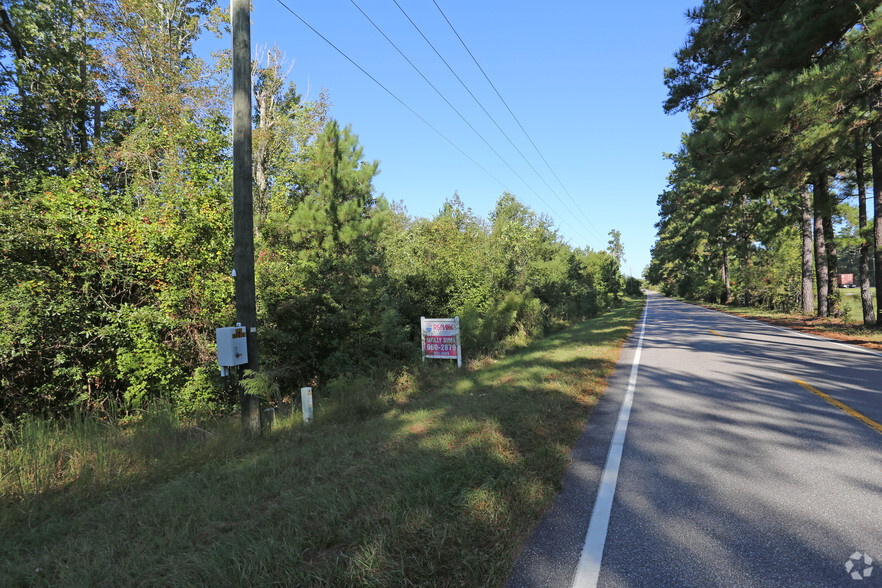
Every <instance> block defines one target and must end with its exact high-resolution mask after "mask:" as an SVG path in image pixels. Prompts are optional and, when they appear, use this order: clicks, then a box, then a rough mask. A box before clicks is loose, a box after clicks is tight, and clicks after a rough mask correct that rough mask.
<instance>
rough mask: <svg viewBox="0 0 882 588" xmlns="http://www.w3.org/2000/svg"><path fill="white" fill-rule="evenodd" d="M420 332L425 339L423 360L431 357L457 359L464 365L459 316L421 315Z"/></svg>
mask: <svg viewBox="0 0 882 588" xmlns="http://www.w3.org/2000/svg"><path fill="white" fill-rule="evenodd" d="M420 334H421V335H422V340H423V361H425V360H426V358H427V357H428V358H430V359H455V360H456V365H457V366H460V367H461V366H462V345H460V341H459V317H458V316H457V317H454V318H426V317H420Z"/></svg>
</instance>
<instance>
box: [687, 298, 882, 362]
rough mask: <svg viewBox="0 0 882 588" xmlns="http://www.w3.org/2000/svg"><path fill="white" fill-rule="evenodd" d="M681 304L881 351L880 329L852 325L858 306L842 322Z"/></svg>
mask: <svg viewBox="0 0 882 588" xmlns="http://www.w3.org/2000/svg"><path fill="white" fill-rule="evenodd" d="M684 302H689V303H690V304H698V305H700V306H704V307H706V308H713V309H715V310H720V311H722V312H727V313H730V314H735V315H738V316H743V317H747V318H752V319H757V320H760V321H763V322H767V323H771V324H773V325H778V326H780V327H787V328H789V329H794V330H796V331H803V332H806V333H812V334H814V335H820V336H821V337H827V338H828V339H836V340H837V341H842V342H844V343H850V344H853V345H860V346H862V347H866V348H868V349H875V350H880V351H882V329H879V328H874V327H865V326H863V325H862V324H858V323H855V322H854V321H855V318H854V317H855V316H857V320H858V321H859V320H860V316H861V315H860V306H858V307H857V314H856V315H855V314H854V313H849V319H850V320H846V319H844V318H832V317H830V318H818V317H817V316H807V315H804V314H793V313H785V312H779V311H775V310H768V309H763V308H754V307H750V306H733V305H722V304H710V303H706V302H696V301H694V300H684ZM858 304H859V301H858Z"/></svg>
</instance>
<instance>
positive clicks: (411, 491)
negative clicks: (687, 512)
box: [0, 300, 643, 586]
mask: <svg viewBox="0 0 882 588" xmlns="http://www.w3.org/2000/svg"><path fill="white" fill-rule="evenodd" d="M642 307H643V301H642V300H629V301H626V302H625V304H624V306H623V307H622V308H619V309H616V310H614V311H612V312H610V313H608V314H606V315H604V316H602V317H599V318H597V319H594V320H590V321H587V322H585V323H582V324H580V325H578V326H576V327H573V328H571V329H568V330H566V331H562V332H559V333H556V334H554V335H551V336H550V337H547V338H546V339H543V340H540V341H537V342H534V343H533V344H531V345H529V346H526V347H524V348H522V349H519V350H517V351H515V352H512V353H509V354H508V355H507V356H505V357H502V358H497V359H485V360H483V361H480V362H475V364H473V365H471V366H469V368H468V369H465V368H464V369H463V370H460V371H457V370H456V369H455V368H454V369H451V368H450V367H448V366H444V365H432V366H428V367H426V368H424V369H423V370H421V371H420V372H419V373H418V374H416V375H413V376H411V377H406V378H402V379H401V381H399V382H398V385H397V386H396V388H395V389H393V390H389V391H388V392H387V394H386V395H385V396H383V397H381V398H380V399H373V400H372V399H367V398H365V397H364V396H363V395H362V396H361V397H360V396H359V395H358V394H357V393H356V391H353V394H352V397H355V398H356V400H355V401H353V402H346V403H344V402H339V401H331V400H323V399H322V397H321V392H320V391H317V392H316V402H317V412H316V423H315V424H314V425H312V426H311V427H306V426H304V425H303V424H302V423H301V422H300V416H299V414H297V413H295V414H292V415H290V416H289V417H288V418H287V419H282V420H281V422H277V424H276V427H275V429H274V430H273V432H272V434H270V435H268V436H266V437H265V438H263V439H260V440H257V441H254V442H251V443H245V442H243V441H241V439H239V437H238V435H236V434H235V431H234V430H233V429H234V428H225V426H226V425H224V424H223V423H219V424H217V425H215V426H211V425H205V427H206V428H208V429H211V435H210V436H208V437H206V438H202V437H198V436H197V437H193V438H191V437H187V436H186V435H183V436H182V435H181V433H180V431H179V430H176V431H172V436H171V437H169V436H168V435H164V436H161V438H160V437H158V438H157V439H154V440H152V441H150V440H148V442H147V443H140V442H137V441H136V440H132V439H129V440H128V441H125V439H126V437H125V436H123V438H122V440H121V441H119V442H117V443H109V444H108V445H106V447H109V448H111V449H107V452H108V453H112V451H123V450H122V449H113V448H114V447H117V446H122V447H124V446H126V443H128V445H129V446H130V451H133V449H131V448H132V447H135V448H137V447H144V448H153V449H148V450H151V451H155V452H156V453H155V454H154V455H153V457H152V458H149V459H146V460H145V459H140V458H139V459H135V458H132V463H133V464H141V465H140V466H137V467H135V466H132V467H130V468H129V469H128V470H127V469H126V468H125V467H124V465H125V460H124V459H123V458H122V457H119V456H118V457H116V458H112V459H111V458H107V459H110V462H111V464H118V467H116V466H115V467H109V468H108V467H106V466H102V465H101V463H103V462H101V463H99V461H100V460H98V459H97V458H95V457H94V456H91V457H90V454H89V451H90V450H89V448H88V447H86V446H85V445H83V446H82V447H79V448H78V449H76V450H72V449H67V450H65V451H66V452H67V454H63V452H62V453H59V454H57V455H55V457H53V456H52V455H50V456H49V458H46V456H45V455H44V456H43V457H41V458H40V459H43V460H44V461H48V462H51V461H52V459H66V460H68V461H76V460H80V462H81V465H80V466H78V467H80V470H79V471H80V472H81V475H78V476H75V477H71V479H70V480H66V481H65V483H64V484H62V485H60V486H55V487H52V488H53V489H52V490H51V491H49V492H44V493H41V494H40V495H39V496H37V497H35V498H30V499H24V498H23V497H22V496H18V495H14V493H11V492H8V493H5V494H4V495H3V500H2V503H0V528H2V529H3V533H2V536H0V583H2V584H3V585H18V584H38V585H39V584H43V585H74V584H76V585H83V584H85V585H89V584H100V585H130V584H160V585H191V584H194V583H196V584H212V585H218V584H223V585H226V584H256V585H267V584H272V583H280V584H283V585H341V584H342V585H350V584H358V585H377V586H389V585H392V586H405V585H428V584H431V585H461V586H478V585H491V586H492V585H500V584H502V583H503V582H504V581H505V579H506V577H507V575H508V573H509V571H510V567H511V563H512V560H513V557H514V556H515V554H516V552H517V551H518V549H519V548H520V546H521V545H522V544H523V542H524V541H525V540H526V538H527V536H528V534H529V533H530V531H531V530H532V528H533V527H534V526H535V525H536V523H538V521H539V519H540V518H541V516H542V514H543V513H544V512H545V511H546V510H547V508H548V507H549V506H550V504H551V501H552V500H553V498H554V495H555V494H556V492H557V491H558V490H559V489H560V488H559V485H560V480H561V475H562V473H563V470H564V468H565V467H566V465H567V463H568V460H569V448H570V447H571V446H572V444H573V442H574V441H575V439H576V437H577V436H578V434H579V433H580V431H581V430H582V427H583V426H584V423H585V420H586V418H587V416H588V414H589V413H590V411H591V407H592V406H593V405H594V404H595V402H596V401H597V399H598V397H599V396H600V395H601V394H602V392H603V390H604V387H605V378H606V377H607V376H608V375H609V374H610V373H611V372H612V370H613V369H614V366H615V363H616V361H617V359H618V356H619V352H620V349H621V345H622V343H623V341H624V339H625V338H626V337H627V335H628V334H629V333H630V331H631V329H632V328H633V325H634V323H635V321H636V319H637V317H638V316H639V313H640V310H641V309H642ZM44 435H46V436H48V437H51V431H50V432H45V433H44ZM169 438H170V439H172V441H167V440H168V439H169ZM161 439H166V441H161ZM163 442H165V443H167V444H170V445H168V447H167V448H166V449H167V451H165V452H162V451H160V448H159V446H160V445H162V443H163ZM19 450H21V446H20V445H19V447H18V448H17V449H10V448H9V447H7V448H6V449H0V451H2V452H3V453H2V454H0V458H2V459H3V460H7V463H11V461H12V460H11V458H12V455H11V452H13V451H19ZM93 453H94V450H93ZM175 456H177V457H175ZM17 459H18V461H17V463H20V464H24V462H25V460H23V459H22V458H21V456H19V457H18V458H17ZM107 459H105V461H107ZM151 460H152V461H151ZM151 463H152V465H150V464H151ZM90 464H92V465H90ZM145 464H146V465H145ZM102 468H104V469H102ZM105 470H108V471H107V472H105ZM90 472H99V473H100V472H105V473H100V475H101V476H104V477H106V478H107V479H106V480H103V481H102V482H101V483H100V484H95V483H89V482H88V480H85V481H84V480H82V479H81V478H82V477H83V476H86V477H88V476H90V475H92V476H97V475H99V474H95V473H90ZM3 475H4V478H6V477H8V478H9V479H12V478H14V477H15V474H14V472H10V470H9V468H8V467H6V469H5V470H4V471H3ZM22 475H23V474H19V477H21V476H22ZM9 487H10V488H11V487H12V486H9ZM84 488H86V489H87V490H83V489H84Z"/></svg>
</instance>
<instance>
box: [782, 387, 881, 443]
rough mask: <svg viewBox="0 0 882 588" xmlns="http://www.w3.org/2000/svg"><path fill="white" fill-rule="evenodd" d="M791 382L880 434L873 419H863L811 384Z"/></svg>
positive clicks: (856, 412)
mask: <svg viewBox="0 0 882 588" xmlns="http://www.w3.org/2000/svg"><path fill="white" fill-rule="evenodd" d="M791 378H793V376H791ZM793 381H794V382H796V383H797V384H799V385H800V386H802V387H803V388H805V389H806V390H808V391H809V392H811V393H812V394H817V395H818V396H820V397H821V398H823V399H824V400H826V401H827V402H829V403H830V404H832V405H833V406H835V407H836V408H838V409H840V410H842V411H843V412H845V413H846V414H848V415H850V416H853V417H854V418H856V419H857V420H859V421H861V422H862V423H864V424H865V425H867V426H868V427H871V428H873V429H875V430H876V432H877V433H882V425H880V424H879V423H877V422H876V421H874V420H873V419H871V418H869V417H865V416H864V415H862V414H861V413H859V412H858V411H856V410H855V409H853V408H852V407H850V406H848V405H847V404H843V403H841V402H839V401H838V400H836V399H835V398H833V397H832V396H830V395H829V394H824V393H823V392H821V391H820V390H818V389H817V388H815V387H814V386H812V385H811V384H807V383H805V382H803V381H802V380H798V379H796V378H793Z"/></svg>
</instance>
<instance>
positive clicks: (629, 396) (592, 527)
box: [573, 296, 650, 588]
mask: <svg viewBox="0 0 882 588" xmlns="http://www.w3.org/2000/svg"><path fill="white" fill-rule="evenodd" d="M649 300H650V297H649V296H647V297H646V307H645V308H644V309H643V323H642V324H641V326H640V338H639V339H638V340H637V352H636V353H635V354H634V361H633V363H632V364H631V376H630V377H629V378H628V389H627V391H626V392H625V399H624V400H623V401H622V408H621V409H620V410H619V418H618V420H617V421H616V429H615V431H614V432H613V438H612V442H611V443H610V446H609V453H607V455H606V465H605V466H604V467H603V475H602V476H601V477H600V487H599V488H598V489H597V499H596V500H595V501H594V510H593V511H592V512H591V522H590V523H589V524H588V533H586V535H585V545H583V546H582V555H581V557H580V558H579V565H578V567H577V568H576V577H575V578H574V579H573V588H594V587H595V586H597V579H598V577H599V576H600V561H601V559H602V557H603V547H604V544H605V543H606V531H607V529H608V528H609V515H610V512H611V511H612V503H613V496H614V495H615V492H616V482H617V481H618V479H619V466H620V465H621V463H622V449H623V447H624V445H625V432H626V431H627V430H628V419H629V418H630V417H631V405H632V404H633V401H634V388H635V387H636V386H637V368H638V366H639V365H640V352H641V350H642V349H643V334H644V333H645V332H646V317H647V315H648V314H649Z"/></svg>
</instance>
